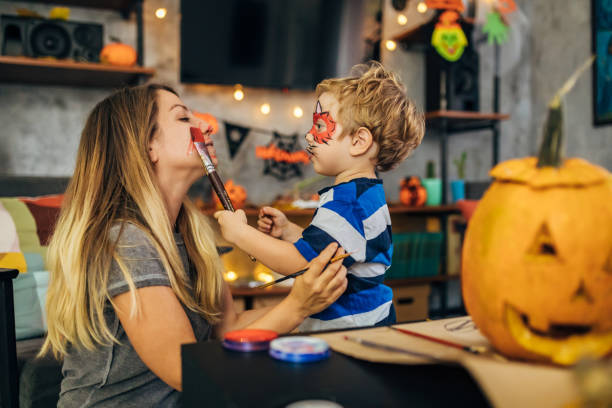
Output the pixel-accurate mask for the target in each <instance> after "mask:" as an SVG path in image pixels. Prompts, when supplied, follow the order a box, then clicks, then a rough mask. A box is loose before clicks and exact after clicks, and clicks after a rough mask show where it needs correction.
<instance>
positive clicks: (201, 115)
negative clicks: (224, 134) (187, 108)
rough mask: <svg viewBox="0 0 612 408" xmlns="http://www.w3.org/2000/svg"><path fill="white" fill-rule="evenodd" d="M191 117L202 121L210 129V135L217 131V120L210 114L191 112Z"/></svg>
mask: <svg viewBox="0 0 612 408" xmlns="http://www.w3.org/2000/svg"><path fill="white" fill-rule="evenodd" d="M193 116H195V117H196V118H200V119H202V120H203V121H204V122H206V123H207V124H209V125H210V126H211V127H212V132H210V134H211V135H214V134H215V133H217V132H218V131H219V122H218V121H217V118H215V117H214V116H213V115H211V114H210V113H200V112H193Z"/></svg>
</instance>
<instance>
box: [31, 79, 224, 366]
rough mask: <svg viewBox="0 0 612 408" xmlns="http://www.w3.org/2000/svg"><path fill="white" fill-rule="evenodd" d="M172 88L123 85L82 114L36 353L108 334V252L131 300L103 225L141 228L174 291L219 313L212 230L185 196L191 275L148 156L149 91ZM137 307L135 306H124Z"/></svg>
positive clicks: (152, 115)
mask: <svg viewBox="0 0 612 408" xmlns="http://www.w3.org/2000/svg"><path fill="white" fill-rule="evenodd" d="M160 90H167V91H169V92H172V93H174V94H176V92H175V91H174V90H172V89H171V88H167V87H165V86H161V85H145V86H139V87H134V88H126V89H123V90H120V91H117V92H116V93H114V94H113V95H111V96H109V97H108V98H106V99H104V100H103V101H102V102H100V103H99V104H98V105H97V106H96V107H95V108H94V109H93V111H92V112H91V114H90V115H89V117H88V119H87V122H86V124H85V128H84V129H83V133H82V134H81V142H80V145H79V150H78V154H77V160H76V168H75V171H74V175H73V177H72V180H71V181H70V184H69V185H68V188H67V190H66V194H65V198H64V204H63V206H62V210H61V213H60V216H59V219H58V222H57V226H56V228H55V232H54V234H53V237H52V238H51V241H50V243H49V250H48V257H47V260H48V268H49V272H50V283H49V290H48V293H47V304H46V309H47V322H48V334H47V338H46V340H45V343H44V345H43V348H42V350H41V354H44V353H46V352H48V351H51V352H53V353H54V355H55V356H56V357H63V356H64V355H65V354H66V352H67V346H68V344H70V345H73V346H75V347H84V348H86V349H88V350H92V349H94V348H95V347H96V346H97V345H107V344H111V342H113V341H117V340H116V339H115V337H114V336H113V333H112V332H111V331H110V330H109V328H108V326H107V322H106V320H105V318H104V308H105V307H107V305H108V302H111V298H110V296H109V293H108V290H107V283H108V276H109V271H110V268H111V262H112V260H113V259H114V260H115V261H116V262H117V264H118V265H119V267H120V269H121V270H122V272H123V275H124V277H125V279H126V281H127V282H128V285H129V287H130V292H131V296H132V300H133V305H136V304H137V302H136V300H137V294H136V290H135V286H134V283H133V280H132V279H131V277H130V275H129V272H128V271H127V270H126V268H125V264H124V262H122V260H121V258H120V257H119V256H118V253H117V251H116V241H118V239H119V238H117V239H115V240H111V238H110V235H109V232H110V228H111V227H112V226H113V225H116V224H121V223H125V222H129V223H132V224H134V225H136V226H138V227H139V228H141V229H142V230H143V231H144V232H145V233H146V234H147V235H148V236H149V238H150V240H151V242H152V243H153V245H154V246H155V248H156V249H157V251H158V253H159V256H160V258H161V261H162V263H163V265H164V267H165V269H166V271H167V272H168V277H169V279H170V283H171V285H172V289H173V290H174V293H175V294H176V296H177V298H178V299H179V300H180V301H181V302H182V303H183V304H184V305H185V306H187V307H188V308H189V309H191V310H193V311H196V312H198V313H199V314H201V315H202V316H203V317H205V318H206V319H207V320H208V321H209V322H210V323H216V322H217V321H218V320H219V318H220V313H221V298H222V291H223V277H222V273H221V271H222V266H221V262H220V260H219V256H218V255H217V250H216V246H215V243H214V235H213V231H212V229H211V227H210V225H209V224H208V221H207V220H206V217H204V216H203V215H202V214H201V213H200V212H199V211H198V210H197V209H196V207H195V206H194V205H193V204H192V203H191V201H190V200H189V199H185V201H184V202H183V206H182V208H181V210H180V212H179V215H178V218H177V225H178V228H179V231H180V232H181V234H182V236H183V239H184V241H185V246H186V248H187V253H188V256H189V258H190V260H191V262H192V263H193V265H194V267H195V269H196V270H197V278H195V281H194V282H192V280H191V278H190V276H189V273H188V271H186V270H185V269H184V267H183V264H182V261H181V258H180V255H179V252H178V248H177V246H176V243H175V241H174V237H173V234H172V226H171V225H170V221H169V219H168V215H167V212H166V207H165V205H164V202H163V199H162V196H161V194H160V191H159V189H158V187H157V185H156V183H155V182H154V177H153V175H154V172H153V166H152V164H151V161H150V160H149V156H148V146H149V142H150V141H151V138H152V137H153V135H154V133H155V131H156V130H157V114H158V107H157V106H158V105H157V94H158V92H159V91H160ZM132 313H137V308H135V307H133V308H132Z"/></svg>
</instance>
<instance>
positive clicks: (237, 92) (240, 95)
mask: <svg viewBox="0 0 612 408" xmlns="http://www.w3.org/2000/svg"><path fill="white" fill-rule="evenodd" d="M234 99H235V100H237V101H241V100H243V99H244V91H243V90H242V86H240V85H236V86H235V87H234Z"/></svg>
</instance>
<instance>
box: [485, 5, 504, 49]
mask: <svg viewBox="0 0 612 408" xmlns="http://www.w3.org/2000/svg"><path fill="white" fill-rule="evenodd" d="M482 31H483V32H484V33H485V34H487V39H488V42H489V44H493V43H494V42H495V43H497V45H502V44H503V43H505V42H506V41H508V31H509V27H508V26H507V25H506V23H504V20H503V19H502V16H501V14H500V13H498V12H497V11H492V12H490V13H489V14H487V22H486V23H485V25H484V27H483V28H482Z"/></svg>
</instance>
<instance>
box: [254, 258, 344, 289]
mask: <svg viewBox="0 0 612 408" xmlns="http://www.w3.org/2000/svg"><path fill="white" fill-rule="evenodd" d="M349 256H351V253H346V254H342V255H338V256H335V257H333V258H332V259H330V260H329V263H334V262H336V261H339V260H340V259H344V258H346V257H349ZM307 270H308V268H304V269H300V270H299V271H297V272H294V273H292V274H291V275H287V276H283V277H282V278H280V279H277V280H275V281H272V282H268V283H264V284H263V285H259V286H257V288H256V289H263V288H267V287H268V286H272V285H276V284H277V283H279V282H283V281H286V280H287V279H291V278H296V277H298V276H300V275H302V274H304V272H306V271H307Z"/></svg>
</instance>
